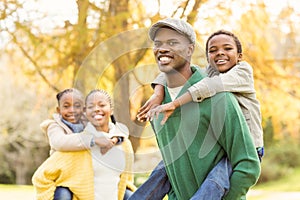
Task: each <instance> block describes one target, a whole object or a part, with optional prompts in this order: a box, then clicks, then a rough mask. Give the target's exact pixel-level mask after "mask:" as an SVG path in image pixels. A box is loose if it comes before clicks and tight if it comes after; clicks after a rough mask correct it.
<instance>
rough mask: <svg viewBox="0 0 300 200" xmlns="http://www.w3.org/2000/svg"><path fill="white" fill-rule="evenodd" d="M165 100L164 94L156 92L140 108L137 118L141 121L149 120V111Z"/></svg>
mask: <svg viewBox="0 0 300 200" xmlns="http://www.w3.org/2000/svg"><path fill="white" fill-rule="evenodd" d="M162 101H163V96H158V95H156V94H155V93H154V94H153V95H152V96H151V97H150V98H149V99H148V100H147V101H146V103H145V104H144V105H143V106H142V107H141V108H140V109H139V111H138V114H137V119H138V120H139V121H140V122H145V121H148V120H149V118H148V117H147V113H148V111H149V110H150V109H153V108H155V107H156V106H158V105H160V104H161V102H162Z"/></svg>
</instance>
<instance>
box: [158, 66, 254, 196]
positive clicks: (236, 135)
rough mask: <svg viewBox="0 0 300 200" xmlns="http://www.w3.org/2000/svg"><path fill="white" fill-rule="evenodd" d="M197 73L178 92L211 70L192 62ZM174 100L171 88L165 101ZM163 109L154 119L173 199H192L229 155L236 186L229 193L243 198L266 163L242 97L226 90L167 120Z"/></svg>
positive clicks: (176, 113)
mask: <svg viewBox="0 0 300 200" xmlns="http://www.w3.org/2000/svg"><path fill="white" fill-rule="evenodd" d="M192 71H193V75H192V76H191V77H190V79H189V80H188V81H187V82H186V84H185V85H184V87H183V89H182V90H181V92H180V93H179V95H178V96H180V95H182V94H183V93H185V92H186V91H187V88H188V87H190V86H191V85H193V84H194V83H196V82H198V81H199V80H201V79H202V78H203V77H204V76H205V75H204V74H203V72H202V71H200V70H199V69H198V68H197V67H193V66H192ZM170 101H171V97H170V95H169V93H168V91H167V90H165V99H164V102H163V103H167V102H170ZM162 117H163V116H162V115H159V117H158V118H157V119H154V120H153V122H152V126H153V129H154V131H155V133H156V139H157V142H158V145H159V148H160V150H161V153H162V157H163V160H164V162H165V165H166V171H167V174H168V177H169V180H170V183H171V185H172V190H171V191H170V193H169V197H168V198H169V200H173V199H178V200H186V199H190V198H191V197H192V196H193V194H194V193H195V192H196V191H197V190H198V188H199V187H200V186H201V184H202V182H203V181H204V179H205V177H206V176H207V174H208V173H209V172H210V171H211V170H212V168H213V167H214V166H215V165H216V164H217V163H218V162H219V161H220V160H221V158H222V157H224V156H227V157H228V158H229V160H230V162H231V164H232V168H233V172H232V176H231V178H230V184H231V185H230V190H229V192H228V193H227V195H226V196H225V197H224V199H228V200H235V199H241V197H242V196H244V195H245V194H246V193H247V191H248V190H249V188H250V187H251V186H252V185H254V184H255V183H256V181H257V180H258V177H259V175H260V163H259V159H258V157H257V153H256V150H255V146H254V144H253V141H252V139H251V136H250V132H249V129H248V126H247V124H246V121H245V119H244V117H243V114H242V112H241V109H240V107H239V105H238V102H237V100H236V98H235V97H234V96H233V94H231V93H227V92H223V93H218V94H217V95H215V96H213V97H211V98H208V99H206V100H204V101H203V102H201V103H195V102H191V103H188V104H185V105H184V106H182V107H180V108H178V109H176V110H175V112H174V113H173V114H172V115H171V116H170V118H169V119H168V120H167V122H166V124H164V125H163V126H161V125H160V121H161V120H162Z"/></svg>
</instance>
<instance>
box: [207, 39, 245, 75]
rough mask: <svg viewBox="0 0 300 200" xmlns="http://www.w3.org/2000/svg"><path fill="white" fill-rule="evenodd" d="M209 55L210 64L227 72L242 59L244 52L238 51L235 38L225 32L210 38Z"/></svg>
mask: <svg viewBox="0 0 300 200" xmlns="http://www.w3.org/2000/svg"><path fill="white" fill-rule="evenodd" d="M207 55H208V62H209V65H210V66H212V67H215V68H216V69H217V70H218V71H219V72H221V73H224V72H227V71H228V70H230V69H231V68H232V67H233V66H235V65H236V64H237V63H238V62H239V61H241V59H242V54H241V53H238V52H237V46H236V43H235V42H234V39H233V38H232V37H231V36H229V35H225V34H220V35H216V36H214V37H212V38H211V39H210V41H209V42H208V54H207Z"/></svg>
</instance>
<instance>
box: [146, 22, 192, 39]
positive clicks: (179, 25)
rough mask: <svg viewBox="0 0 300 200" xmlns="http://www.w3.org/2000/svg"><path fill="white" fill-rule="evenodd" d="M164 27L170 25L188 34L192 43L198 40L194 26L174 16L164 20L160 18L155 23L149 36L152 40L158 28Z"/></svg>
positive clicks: (183, 33) (185, 34) (179, 31)
mask: <svg viewBox="0 0 300 200" xmlns="http://www.w3.org/2000/svg"><path fill="white" fill-rule="evenodd" d="M162 27H169V28H171V29H173V30H175V31H177V32H178V33H180V34H182V35H184V36H186V37H187V38H188V39H189V40H190V42H191V43H193V44H195V42H196V33H195V31H194V29H193V27H192V26H191V25H190V24H189V23H187V22H186V21H184V20H182V19H174V18H166V19H163V20H159V21H158V22H156V23H155V24H153V25H152V26H151V28H150V30H149V37H150V39H151V40H152V41H154V38H155V35H156V32H157V31H158V29H160V28H162Z"/></svg>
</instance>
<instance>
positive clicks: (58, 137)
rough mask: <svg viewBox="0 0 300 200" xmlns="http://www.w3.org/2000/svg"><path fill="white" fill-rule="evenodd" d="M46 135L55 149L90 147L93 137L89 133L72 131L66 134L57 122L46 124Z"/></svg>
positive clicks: (76, 149)
mask: <svg viewBox="0 0 300 200" xmlns="http://www.w3.org/2000/svg"><path fill="white" fill-rule="evenodd" d="M47 135H48V139H49V143H50V146H51V148H52V149H55V150H56V151H81V150H84V149H90V143H91V140H92V138H93V136H92V135H90V134H84V133H83V132H81V133H74V134H66V133H65V131H64V129H63V128H62V127H61V126H60V125H58V124H57V123H52V124H50V125H49V126H48V129H47Z"/></svg>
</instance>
